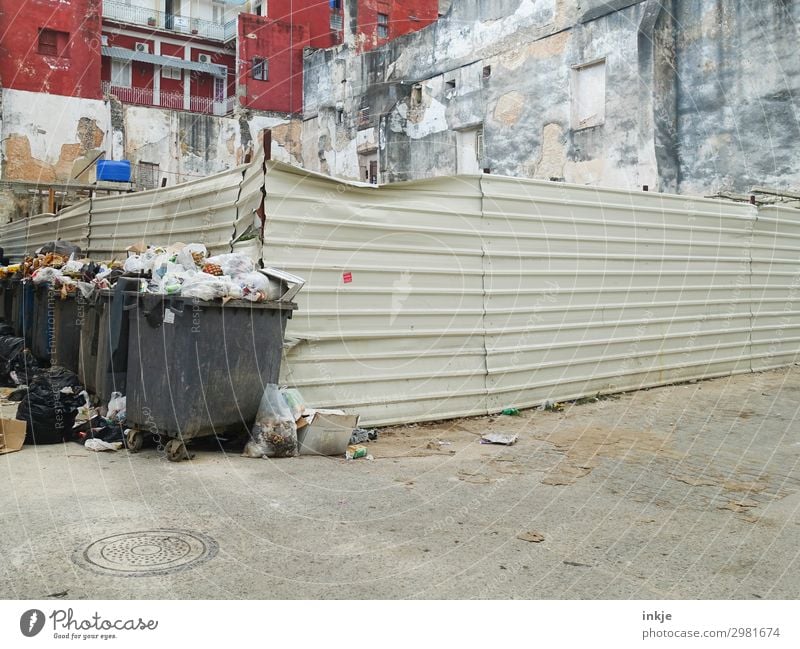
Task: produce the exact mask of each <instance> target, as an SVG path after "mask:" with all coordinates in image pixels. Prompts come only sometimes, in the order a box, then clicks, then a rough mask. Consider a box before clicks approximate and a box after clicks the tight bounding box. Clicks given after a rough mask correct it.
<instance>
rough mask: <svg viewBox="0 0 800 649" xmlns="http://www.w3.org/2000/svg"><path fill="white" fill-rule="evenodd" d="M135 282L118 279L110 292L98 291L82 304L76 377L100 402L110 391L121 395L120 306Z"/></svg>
mask: <svg viewBox="0 0 800 649" xmlns="http://www.w3.org/2000/svg"><path fill="white" fill-rule="evenodd" d="M138 282H139V280H138V278H135V279H134V278H127V277H120V278H119V279H118V280H117V284H116V285H115V286H114V288H113V289H110V290H102V291H99V292H98V295H97V296H96V297H95V298H93V299H90V300H87V301H86V303H85V310H84V316H83V327H82V328H81V344H80V359H79V362H78V368H79V369H78V378H80V380H81V382H82V383H83V385H84V386H85V387H86V389H87V390H89V392H92V393H94V394H96V395H97V396H98V397H99V398H100V400H101V401H104V402H105V401H108V400H109V399H110V398H111V393H112V392H121V393H122V394H125V384H126V381H127V378H128V316H127V314H126V313H125V312H124V309H123V305H124V300H125V292H126V290H128V289H130V288H133V287H134V286H136V285H137V284H138Z"/></svg>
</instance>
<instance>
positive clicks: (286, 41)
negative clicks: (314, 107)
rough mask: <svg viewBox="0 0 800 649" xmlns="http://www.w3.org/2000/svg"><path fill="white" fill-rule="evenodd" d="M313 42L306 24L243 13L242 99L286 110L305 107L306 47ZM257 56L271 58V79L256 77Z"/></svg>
mask: <svg viewBox="0 0 800 649" xmlns="http://www.w3.org/2000/svg"><path fill="white" fill-rule="evenodd" d="M308 43H309V38H308V31H307V30H306V28H305V27H304V26H303V25H294V26H292V25H289V24H287V23H282V22H275V21H273V20H272V19H270V18H269V17H264V16H255V15H252V14H242V15H240V17H239V71H238V79H239V81H238V83H239V92H240V102H241V104H242V105H243V106H245V107H247V108H253V109H255V110H268V111H276V112H283V113H292V112H300V111H301V110H302V109H303V48H304V47H307V46H308ZM253 57H263V58H266V59H267V60H268V61H269V80H268V81H260V80H257V79H253V77H252V74H251V73H252V64H253Z"/></svg>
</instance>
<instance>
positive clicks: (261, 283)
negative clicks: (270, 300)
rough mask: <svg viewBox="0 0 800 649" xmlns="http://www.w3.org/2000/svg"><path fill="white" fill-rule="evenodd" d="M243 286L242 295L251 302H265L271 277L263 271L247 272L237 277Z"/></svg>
mask: <svg viewBox="0 0 800 649" xmlns="http://www.w3.org/2000/svg"><path fill="white" fill-rule="evenodd" d="M235 281H236V283H237V284H238V285H239V286H241V288H242V297H243V298H244V299H245V300H249V301H250V302H263V301H264V300H266V299H267V292H268V291H269V279H268V278H267V277H266V275H262V274H261V273H245V274H244V275H239V276H238V277H237V278H236V280H235Z"/></svg>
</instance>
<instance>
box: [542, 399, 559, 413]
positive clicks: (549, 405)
mask: <svg viewBox="0 0 800 649" xmlns="http://www.w3.org/2000/svg"><path fill="white" fill-rule="evenodd" d="M539 410H548V411H550V412H561V411H562V410H564V404H563V403H559V402H558V401H545V402H544V403H543V404H542V405H541V406H539Z"/></svg>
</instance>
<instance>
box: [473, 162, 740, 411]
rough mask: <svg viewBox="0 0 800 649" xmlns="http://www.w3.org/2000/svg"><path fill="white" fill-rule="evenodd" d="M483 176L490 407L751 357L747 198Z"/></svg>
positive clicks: (722, 370)
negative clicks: (701, 196)
mask: <svg viewBox="0 0 800 649" xmlns="http://www.w3.org/2000/svg"><path fill="white" fill-rule="evenodd" d="M481 185H482V189H483V192H484V195H485V198H484V216H485V221H486V232H487V237H486V257H485V264H486V276H487V280H486V330H487V336H486V347H487V354H488V358H487V365H488V372H489V378H488V381H487V385H488V389H489V395H490V396H489V409H490V410H492V411H496V410H499V409H502V408H503V407H506V406H510V405H514V406H530V405H535V404H538V403H542V402H544V401H547V400H551V401H556V400H564V399H569V398H575V397H580V396H584V395H588V394H594V393H597V392H613V391H619V390H628V389H635V388H640V387H643V386H648V385H658V384H664V383H668V382H672V381H676V380H683V379H689V378H701V377H709V376H716V375H721V374H729V373H732V372H742V371H746V370H748V369H749V368H750V365H749V329H750V309H749V298H750V293H749V291H750V286H749V255H748V245H747V244H748V242H749V239H750V233H751V231H752V227H753V224H754V219H755V209H754V208H752V207H750V206H747V205H736V204H733V203H723V202H719V201H711V200H702V199H693V198H686V197H681V196H668V195H663V194H655V193H644V192H626V191H615V190H608V189H603V190H599V189H593V188H588V187H581V186H573V185H566V184H560V183H559V184H555V183H544V182H536V181H527V180H526V181H519V180H516V179H511V178H501V177H496V176H484V178H483V180H482V183H481Z"/></svg>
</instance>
